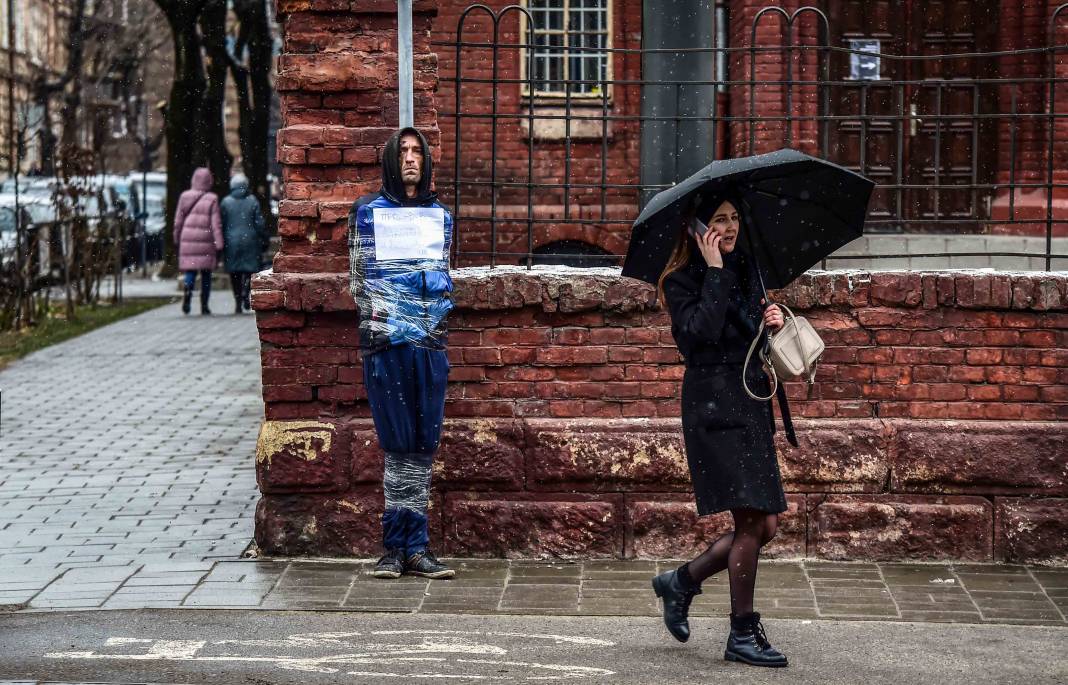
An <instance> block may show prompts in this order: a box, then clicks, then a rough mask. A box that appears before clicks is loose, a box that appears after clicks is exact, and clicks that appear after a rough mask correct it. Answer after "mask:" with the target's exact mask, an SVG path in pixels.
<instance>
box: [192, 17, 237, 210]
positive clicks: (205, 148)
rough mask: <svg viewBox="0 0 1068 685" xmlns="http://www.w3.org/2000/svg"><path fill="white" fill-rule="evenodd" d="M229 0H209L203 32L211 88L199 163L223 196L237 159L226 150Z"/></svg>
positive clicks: (206, 100)
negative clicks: (225, 114)
mask: <svg viewBox="0 0 1068 685" xmlns="http://www.w3.org/2000/svg"><path fill="white" fill-rule="evenodd" d="M226 12H227V3H226V0H208V1H207V4H206V5H205V6H204V10H203V11H202V12H201V13H200V31H201V35H202V36H203V40H204V51H205V53H206V60H205V62H206V66H207V74H208V87H207V91H206V92H205V93H204V105H203V108H202V109H201V128H202V131H203V139H202V140H201V141H200V142H201V145H202V148H201V150H199V151H198V160H197V161H198V162H199V161H200V160H201V159H203V160H204V162H206V163H207V166H208V168H209V169H211V175H212V178H213V179H214V190H215V193H216V194H217V195H219V196H220V197H222V196H225V195H226V193H227V192H228V191H229V189H230V169H231V168H232V167H233V163H234V158H233V157H232V156H231V155H230V151H229V150H227V149H226V126H225V123H224V121H223V109H224V107H225V105H226V73H227V66H228V60H227V53H226Z"/></svg>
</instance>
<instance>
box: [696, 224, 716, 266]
mask: <svg viewBox="0 0 1068 685" xmlns="http://www.w3.org/2000/svg"><path fill="white" fill-rule="evenodd" d="M722 239H723V236H721V235H720V234H719V233H716V232H715V231H711V230H709V231H705V232H704V234H702V235H698V234H697V233H696V232H695V233H694V240H696V241H697V248H698V249H699V250H701V256H702V257H704V258H705V263H706V264H708V265H709V266H714V267H716V268H717V269H722V268H723V253H722V252H720V249H719V242H720V240H722Z"/></svg>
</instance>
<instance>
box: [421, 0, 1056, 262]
mask: <svg viewBox="0 0 1068 685" xmlns="http://www.w3.org/2000/svg"><path fill="white" fill-rule="evenodd" d="M578 1H579V0H570V3H567V2H564V1H563V0H556V2H550V0H528V4H527V7H522V6H515V5H512V6H509V7H507V8H505V9H502V10H501V11H500V12H495V11H494V10H492V9H490V8H489V7H487V6H485V5H473V6H471V7H469V8H468V10H467V11H465V12H464V13H463V14H462V15H461V17H460V19H459V21H458V23H457V30H456V34H455V39H454V40H451V41H435V42H434V43H433V44H434V45H435V46H436V47H438V48H441V49H444V50H446V51H449V52H452V53H453V54H454V56H455V63H454V64H455V66H454V68H453V72H452V73H451V74H450V73H447V72H443V74H442V77H441V82H442V84H443V85H444V86H445V87H449V88H451V89H452V93H451V95H452V97H451V98H450V99H451V100H452V104H453V106H452V108H451V109H449V108H447V107H443V108H441V109H440V110H439V111H438V115H439V117H441V120H442V131H443V133H444V134H445V135H444V136H443V141H442V142H443V156H444V161H445V164H444V165H442V167H441V169H442V171H441V172H440V173H439V177H438V181H439V186H438V187H439V188H440V189H441V191H442V195H443V199H444V200H445V201H446V202H447V203H450V204H451V205H452V206H453V209H454V217H455V225H454V241H453V247H454V250H455V251H456V253H455V254H454V263H457V264H470V263H478V264H490V265H493V264H508V263H511V264H517V263H518V264H527V265H530V264H532V263H533V261H534V257H535V255H538V256H540V257H545V256H546V255H545V254H544V252H540V253H539V252H537V251H536V249H535V248H536V247H537V246H538V245H546V244H550V243H554V242H559V241H561V240H568V239H574V238H575V237H576V236H580V235H581V236H588V235H592V234H598V235H601V236H604V235H609V236H610V237H612V241H614V244H615V245H617V246H618V248H617V249H613V250H612V252H613V253H615V254H614V256H616V257H617V258H620V257H621V254H622V252H623V251H625V245H626V242H625V238H626V237H629V229H630V224H631V222H632V221H633V219H634V217H635V216H637V214H638V210H639V204H640V198H641V197H642V196H643V195H644V194H645V191H658V190H661V189H663V188H665V187H669V186H670V185H671V184H670V183H669V184H661V185H643V184H642V183H641V181H640V178H639V165H638V158H639V156H638V155H637V154H634V153H633V151H632V152H630V153H629V154H628V153H626V151H624V152H623V153H620V152H619V148H620V146H619V145H618V143H619V142H620V141H622V140H631V141H633V140H634V139H635V135H636V133H635V131H636V130H637V127H639V126H640V125H642V124H644V123H646V122H660V123H668V124H669V125H672V126H673V128H674V131H675V135H674V138H675V139H676V140H675V145H676V148H677V147H678V145H679V144H680V140H679V139H680V133H679V131H681V130H683V129H684V128H685V127H686V125H687V124H689V123H691V122H695V121H706V122H714V123H715V124H716V125H715V126H713V127H711V131H712V141H711V142H712V144H711V149H712V150H713V151H714V155H713V158H718V157H721V156H739V155H746V154H755V153H757V152H762V151H768V150H771V149H775V148H778V147H799V148H801V149H803V150H805V151H806V152H809V153H812V154H816V155H818V156H820V157H823V158H825V159H828V160H830V161H833V162H836V163H839V164H842V165H843V166H846V167H848V168H852V169H854V170H856V171H858V172H860V173H862V174H865V175H867V176H869V177H871V178H872V179H873V180H875V181H876V189H875V194H874V195H873V202H872V205H871V209H870V212H869V216H868V220H867V223H866V226H865V232H866V233H872V234H874V233H905V234H909V235H913V234H924V235H942V236H955V235H956V236H959V235H997V234H999V233H1002V234H1006V235H1024V236H1029V237H1031V238H1033V239H1034V241H1032V242H1030V243H1028V246H1027V247H1025V248H1024V250H1025V251H993V248H991V249H985V248H984V251H982V252H975V251H965V250H960V251H953V248H952V247H951V246H950V245H949V244H948V243H947V245H946V247H945V248H934V249H932V250H930V251H926V250H925V251H923V252H922V253H920V252H916V251H912V252H909V253H899V252H895V253H880V254H870V255H863V256H856V257H839V256H837V255H836V256H835V259H859V258H863V259H878V260H891V259H900V258H951V257H972V256H975V257H981V256H989V257H1012V258H1026V259H1030V260H1031V263H1032V264H1034V263H1035V262H1036V261H1037V262H1039V263H1042V264H1044V268H1045V269H1046V270H1051V269H1052V268H1053V264H1054V263H1055V260H1065V259H1068V254H1062V253H1063V252H1065V251H1064V250H1060V249H1058V250H1054V243H1053V240H1054V236H1068V215H1066V214H1065V211H1064V209H1063V206H1062V205H1060V204H1057V205H1055V197H1056V198H1062V197H1064V196H1065V195H1068V182H1066V180H1068V179H1066V176H1065V173H1064V168H1066V167H1068V164H1065V163H1064V161H1065V159H1066V152H1065V151H1066V150H1068V137H1066V136H1068V111H1063V110H1064V106H1063V104H1061V105H1060V106H1058V102H1059V101H1063V99H1062V98H1059V97H1058V93H1063V92H1064V89H1066V88H1068V75H1066V72H1065V69H1064V66H1063V65H1064V64H1065V62H1064V60H1065V56H1066V55H1068V31H1066V27H1068V2H1066V3H1064V4H1062V5H1060V6H1059V7H1057V8H1056V9H1054V10H1053V11H1052V12H1051V13H1050V14H1049V15H1048V18H1047V24H1046V36H1045V42H1044V44H1043V45H1042V46H1040V47H1031V48H1023V49H1017V50H1001V51H993V52H962V53H950V52H947V53H940V54H931V53H927V54H916V55H899V54H891V53H889V52H886V51H885V50H884V51H883V52H879V53H873V51H872V49H871V45H858V46H856V47H849V46H843V45H837V44H832V41H831V39H830V31H829V21H828V19H827V17H826V15H825V14H824V13H823V12H821V11H820V10H819V9H817V8H813V7H804V8H801V9H800V10H797V11H796V12H794V13H793V14H790V13H788V12H786V11H785V10H783V9H782V8H779V7H767V8H764V9H763V10H761V11H760V12H758V13H757V14H756V15H755V16H754V18H753V20H752V23H751V26H750V27H749V45H746V46H739V47H730V46H721V45H720V43H719V42H718V41H717V43H716V47H713V48H707V49H704V48H702V49H693V50H686V51H687V52H701V53H711V54H710V55H709V61H710V62H711V61H712V60H713V59H716V61H717V62H718V61H719V59H718V58H719V57H720V56H722V57H723V64H724V65H726V64H730V65H731V67H732V68H731V69H730V70H729V71H723V72H721V71H720V70H718V69H717V70H716V72H715V73H713V74H710V75H709V76H710V77H711V78H709V79H707V80H683V79H679V80H659V81H656V82H655V83H652V82H649V81H646V80H644V78H643V77H642V76H638V77H634V76H631V75H630V74H627V75H626V76H625V77H623V78H616V77H614V76H613V75H612V74H611V71H610V70H607V69H606V68H605V67H603V66H602V67H601V71H600V73H599V75H598V76H597V78H596V79H595V82H594V83H587V84H586V85H589V86H593V87H598V90H596V91H593V90H587V91H585V92H584V99H583V100H582V101H581V106H580V101H578V97H577V93H578V89H577V85H578V84H577V83H576V82H575V80H574V75H573V74H569V73H568V71H567V69H569V68H570V67H564V66H563V65H566V64H568V62H569V59H570V57H571V56H573V55H574V54H575V53H584V54H585V53H590V54H593V55H596V56H597V57H598V60H599V62H598V64H601V65H606V64H608V63H609V62H610V61H611V60H627V59H631V60H634V59H635V58H641V57H642V56H643V55H644V54H647V53H650V52H661V53H662V52H671V53H678V52H681V51H680V50H676V49H661V50H648V49H646V50H643V49H632V48H616V47H611V46H608V45H607V44H602V45H595V46H593V47H582V46H579V45H576V44H563V43H561V44H549V43H547V42H545V41H543V42H541V43H539V42H538V41H537V38H536V37H535V36H534V33H535V32H536V31H537V27H538V25H539V24H538V21H537V20H535V18H534V15H533V14H532V12H535V11H539V10H542V11H546V10H548V9H550V6H551V7H555V8H558V9H568V10H570V9H571V8H572V7H573V6H575V7H577V6H578ZM528 7H529V9H528ZM583 7H586V5H583ZM806 14H807V15H811V16H812V17H813V21H815V23H816V27H817V29H818V30H817V32H816V33H818V36H817V37H816V39H815V41H811V40H810V41H808V42H804V41H801V40H795V39H796V36H797V34H798V26H797V24H798V21H797V20H798V19H799V17H801V16H804V15H806ZM514 15H519V16H518V22H517V23H516V24H511V26H516V25H518V26H519V27H520V30H519V31H518V33H516V34H513V35H515V38H514V40H512V39H508V40H505V39H502V37H501V27H502V24H504V23H505V22H509V21H515V19H516V17H515V16H514ZM776 15H778V16H779V17H780V18H781V21H780V25H781V26H782V41H781V42H780V43H777V44H774V45H768V44H766V43H764V44H762V43H760V42H758V40H757V28H758V26H760V25H761V23H762V22H764V23H772V22H773V17H775V16H776ZM559 16H560V17H561V22H562V21H563V19H562V17H563V16H565V15H563V14H561V15H559ZM720 16H722V15H720ZM719 18H720V17H717V19H719ZM487 20H488V21H489V22H490V24H491V28H492V32H491V35H492V38H491V39H489V40H487V39H485V38H475V39H472V38H470V33H469V32H468V33H465V25H466V28H467V29H468V31H470V30H471V28H472V27H471V26H470V25H471V24H473V23H474V22H475V21H487ZM544 20H545V21H546V22H551V21H552V20H551V19H550V18H548V17H545V19H544ZM605 26H607V24H605ZM510 41H511V42H510ZM532 48H534V49H532ZM542 53H550V54H554V55H556V56H557V60H556V62H555V64H557V65H558V68H559V69H560V70H561V71H560V72H559V74H558V75H559V77H560V78H562V79H564V83H565V84H567V85H568V86H569V87H565V88H564V92H563V97H561V98H560V99H559V100H557V101H555V102H553V103H551V104H550V103H546V102H544V101H539V98H530V99H529V101H528V102H525V103H520V104H519V106H516V105H515V104H514V103H515V99H514V98H502V97H499V96H500V94H502V93H507V92H509V91H511V92H513V93H516V94H519V93H537V92H538V88H539V83H541V84H548V83H550V82H553V83H555V82H556V81H557V80H558V79H557V78H556V77H554V76H553V72H552V71H551V69H550V70H549V72H545V71H541V72H539V71H538V67H536V66H535V61H536V58H537V57H538V56H539V55H541V54H542ZM461 55H462V59H461ZM565 55H566V56H568V57H567V59H565V58H564V56H565ZM873 58H877V60H878V64H877V65H872V64H871V60H873ZM480 60H481V68H478V69H476V68H475V66H476V63H478V62H479V61H480ZM853 61H861V62H864V64H860V65H858V66H859V67H862V68H859V69H853V65H852V62H853ZM768 63H772V64H777V65H781V75H779V76H778V77H775V78H764V77H761V75H760V74H759V73H757V74H756V75H754V72H755V71H757V70H756V69H755V68H754V66H755V65H758V64H768ZM973 63H981V64H984V65H988V66H989V68H987V69H984V70H982V71H977V72H976V74H975V75H972V76H960V75H959V74H960V73H963V66H964V65H967V64H973ZM1025 64H1031V65H1038V66H1037V67H1036V68H1033V69H1031V71H1028V72H1021V71H1019V70H1020V69H1021V68H1022V65H1025ZM465 65H466V66H465ZM932 65H933V66H932ZM735 66H737V67H739V68H738V69H734V67H735ZM902 66H909V67H910V69H912V68H916V69H919V70H920V71H921V73H922V75H921V76H919V77H917V76H910V75H908V74H909V73H910V69H898V72H903V73H904V74H905V75H903V76H902V75H892V74H893V73H894V69H895V68H899V67H902ZM920 67H922V69H920ZM544 68H546V69H548V67H544ZM876 70H877V71H878V78H877V79H872V78H870V75H871V74H875V73H876ZM854 72H856V73H854ZM546 74H548V76H546ZM858 75H860V76H861V78H857V76H858ZM517 76H518V78H517ZM567 76H571V77H572V79H571V80H570V81H569V80H568V79H567V78H566V77H567ZM866 76H867V77H866ZM539 79H540V80H539ZM648 85H653V86H657V87H669V88H674V89H675V90H676V98H677V97H678V93H682V92H684V91H685V90H686V89H688V88H699V87H703V88H709V87H713V88H717V89H720V88H722V89H723V90H724V91H726V92H727V93H729V96H730V99H731V106H730V107H729V108H720V107H718V106H717V108H716V110H715V111H709V112H696V113H691V112H682V111H680V112H678V113H677V114H675V115H674V116H667V117H663V116H656V117H654V116H642V115H641V113H640V112H639V111H638V110H637V108H636V107H634V106H633V103H635V102H638V101H640V98H641V91H642V88H643V87H645V86H648ZM545 87H548V86H545ZM610 90H611V91H615V95H614V96H613V97H610V96H609V92H610ZM594 93H596V96H594ZM628 103H631V104H628ZM795 103H796V104H797V105H798V107H796V108H795V106H794V105H795ZM538 125H541V126H543V127H545V129H543V130H548V129H549V128H551V129H552V130H553V131H555V132H556V133H555V135H554V136H549V135H537V134H535V135H531V134H530V132H532V131H537V130H538ZM627 127H629V128H630V131H629V133H626V132H625V129H626V128H627ZM450 134H451V135H450ZM624 134H625V135H626V136H628V137H627V138H624ZM668 138H671V134H670V133H669V134H667V136H665V141H667V139H668ZM876 141H880V142H879V143H878V147H877V145H876ZM517 142H519V143H520V144H519V145H516V143H517ZM667 142H670V141H667ZM682 142H685V141H682ZM648 153H649V152H648V151H645V150H643V151H641V154H642V155H644V154H648ZM613 156H615V159H614V158H613ZM619 160H622V164H621V163H620V161H619ZM1005 160H1008V161H1007V162H1006V161H1005ZM610 167H611V170H612V174H611V176H610V175H609V169H610ZM675 180H676V182H677V181H678V180H681V179H680V178H677V179H675ZM995 199H999V200H1000V201H1001V202H1002V204H1001V205H1000V206H998V207H997V208H996V210H997V211H996V212H995V211H994V208H992V205H993V201H994V200H995ZM1036 199H1037V200H1038V201H1037V202H1036V201H1035V200H1036ZM1024 200H1029V204H1028V205H1027V206H1021V203H1022V202H1023V201H1024ZM1058 202H1059V200H1058ZM565 233H566V234H565ZM583 239H584V240H586V239H585V238H583ZM612 241H597V244H605V243H606V242H612ZM586 242H591V241H589V240H586ZM1036 243H1038V244H1036ZM958 249H959V248H958ZM565 256H566V255H565ZM1060 263H1063V262H1060ZM1060 268H1063V267H1060Z"/></svg>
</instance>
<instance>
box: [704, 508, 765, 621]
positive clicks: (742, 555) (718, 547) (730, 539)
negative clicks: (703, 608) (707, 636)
mask: <svg viewBox="0 0 1068 685" xmlns="http://www.w3.org/2000/svg"><path fill="white" fill-rule="evenodd" d="M731 516H733V517H734V531H733V532H731V533H727V534H726V535H723V536H722V537H720V538H719V539H718V540H716V541H715V542H713V543H712V544H711V545H709V547H708V549H707V550H705V551H704V552H703V553H701V555H700V556H698V557H697V558H696V559H694V560H693V561H691V562H690V563H688V564H687V565H686V567H687V570H688V571H689V574H690V578H692V579H693V582H694V583H697V584H700V583H701V582H702V581H704V580H705V579H706V578H708V577H709V576H711V575H713V574H716V573H719V572H720V571H722V570H723V569H727V575H728V578H729V579H730V583H731V613H732V614H734V615H735V616H740V615H742V614H748V613H750V612H752V611H753V591H754V589H755V588H756V571H757V559H758V557H759V556H760V548H761V547H763V546H764V545H766V544H768V542H770V541H771V539H772V538H773V537H775V531H776V530H777V529H778V527H779V516H778V514H767V513H765V512H763V511H756V510H754V509H732V510H731Z"/></svg>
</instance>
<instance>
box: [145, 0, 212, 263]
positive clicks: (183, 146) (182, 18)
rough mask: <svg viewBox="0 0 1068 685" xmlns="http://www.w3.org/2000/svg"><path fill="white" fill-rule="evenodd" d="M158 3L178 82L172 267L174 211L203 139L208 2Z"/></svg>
mask: <svg viewBox="0 0 1068 685" xmlns="http://www.w3.org/2000/svg"><path fill="white" fill-rule="evenodd" d="M155 3H156V5H158V6H159V8H160V10H161V11H162V12H163V15H164V16H165V17H166V18H167V23H168V24H169V25H170V28H171V38H172V40H173V42H174V81H173V83H172V84H171V94H170V98H169V99H168V104H167V113H166V117H167V118H166V131H167V209H166V217H167V227H166V229H165V230H164V231H163V240H164V256H163V259H164V261H165V262H167V263H170V262H172V261H173V259H174V255H175V246H174V239H173V237H172V235H171V233H172V231H171V229H172V225H173V221H174V210H175V208H176V207H177V206H178V196H179V195H180V194H181V193H182V191H183V190H185V189H186V188H187V187H188V186H189V181H190V179H191V178H193V169H194V163H195V162H194V159H195V158H194V149H195V148H196V147H197V145H198V142H199V141H200V140H202V135H203V131H201V130H200V127H199V125H198V124H199V122H200V111H201V105H202V103H203V100H204V91H205V90H206V89H207V80H206V79H205V77H204V61H203V58H202V56H201V52H200V48H201V45H200V34H199V33H198V31H197V22H198V20H199V18H200V13H201V12H202V11H203V10H204V6H205V5H206V4H207V3H208V0H155ZM190 138H192V140H190ZM201 149H203V146H201Z"/></svg>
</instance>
